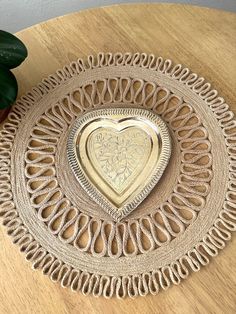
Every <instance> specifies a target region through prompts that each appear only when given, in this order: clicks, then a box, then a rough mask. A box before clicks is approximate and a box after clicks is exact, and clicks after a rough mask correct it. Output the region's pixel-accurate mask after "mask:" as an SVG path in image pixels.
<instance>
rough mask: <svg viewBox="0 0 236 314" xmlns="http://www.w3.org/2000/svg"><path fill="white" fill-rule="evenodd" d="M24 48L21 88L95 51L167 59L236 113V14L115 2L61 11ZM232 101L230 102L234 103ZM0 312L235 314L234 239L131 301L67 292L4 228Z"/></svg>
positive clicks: (24, 34) (34, 30)
mask: <svg viewBox="0 0 236 314" xmlns="http://www.w3.org/2000/svg"><path fill="white" fill-rule="evenodd" d="M17 35H18V36H19V37H20V38H21V39H22V40H23V41H24V42H25V44H26V46H27V47H28V50H29V57H28V59H27V61H26V62H25V63H24V64H23V65H22V66H21V67H20V68H19V69H17V70H16V71H15V73H16V76H17V79H18V81H19V85H20V94H22V93H24V92H26V91H27V90H29V89H30V88H31V87H32V86H33V85H35V84H37V83H38V82H39V81H40V80H41V79H42V78H43V77H44V76H47V75H48V74H50V73H53V72H55V71H56V70H57V69H58V68H60V67H62V66H63V65H65V64H67V63H69V62H70V61H72V60H75V59H77V58H78V57H84V56H86V55H88V54H96V53H97V52H99V51H111V52H116V51H122V52H125V51H131V52H136V51H140V52H147V53H151V52H152V53H154V54H156V55H161V56H163V57H165V58H171V59H173V60H174V62H175V63H182V64H184V65H186V66H189V67H190V68H191V69H192V71H196V72H197V73H199V74H201V75H202V76H204V77H205V78H206V79H207V80H209V81H210V82H212V84H213V87H214V88H216V89H217V90H218V91H219V92H220V94H221V95H222V96H223V97H224V98H225V99H226V101H228V103H229V104H230V105H231V108H232V110H234V111H235V113H236V104H235V100H236V83H235V82H236V58H235V52H236V40H235V38H236V15H235V14H233V13H228V12H224V11H218V10H212V9H207V8H198V7H194V6H188V5H172V4H143V5H141V4H140V5H116V6H111V7H105V8H100V9H94V10H86V11H82V12H80V13H75V14H70V15H67V16H63V17H59V18H56V19H53V20H50V21H48V22H45V23H41V24H39V25H36V26H33V27H30V28H28V29H26V30H23V31H21V32H19V33H18V34H17ZM233 104H234V107H233ZM0 247H1V250H0V273H1V275H0V300H1V302H0V313H3V314H5V313H8V314H13V313H14V314H19V313H24V314H34V313H37V314H41V313H45V314H51V313H56V314H62V313H70V314H73V313H80V314H83V313H91V314H93V313H96V314H98V313H142V314H145V313H148V314H151V313H164V314H168V313H188V314H189V313H201V314H203V313H223V312H224V313H227V314H230V313H235V311H236V294H235V291H236V275H235V274H236V263H235V260H236V237H235V236H234V237H233V240H232V241H231V243H229V244H228V246H227V248H226V249H225V250H224V251H223V252H221V253H220V255H219V256H218V257H217V258H214V259H213V260H212V262H211V263H210V265H209V266H207V267H205V268H203V269H201V271H200V272H198V273H195V274H192V275H191V276H190V277H189V278H188V279H187V280H185V281H184V282H182V284H181V285H180V286H173V287H172V288H170V289H169V290H168V291H165V292H164V291H162V292H161V293H160V294H159V295H157V296H155V297H153V296H147V297H145V298H141V297H139V298H137V299H136V300H131V299H126V300H122V301H120V300H116V299H115V298H114V299H111V300H106V299H103V298H99V299H96V298H94V297H85V296H83V295H82V294H80V293H79V294H75V293H72V292H71V291H70V290H69V289H63V288H61V287H60V286H59V285H58V284H54V283H52V282H51V281H50V280H49V279H48V278H47V277H44V276H43V275H42V273H40V272H33V271H32V270H31V267H30V264H28V263H26V262H25V260H24V257H23V256H22V255H21V254H20V252H19V251H18V249H17V247H15V246H13V245H12V244H11V240H10V238H9V237H8V236H7V235H6V233H5V231H4V228H1V238H0Z"/></svg>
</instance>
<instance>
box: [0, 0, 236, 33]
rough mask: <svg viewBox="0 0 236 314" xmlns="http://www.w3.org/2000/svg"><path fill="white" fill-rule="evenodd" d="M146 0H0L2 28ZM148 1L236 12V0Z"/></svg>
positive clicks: (19, 28)
mask: <svg viewBox="0 0 236 314" xmlns="http://www.w3.org/2000/svg"><path fill="white" fill-rule="evenodd" d="M144 1H145V0H143V1H142V0H141V1H139V0H126V1H125V0H124V1H122V0H116V1H113V0H0V29H4V30H6V31H9V32H17V31H19V30H21V29H23V28H26V27H28V26H31V25H33V24H36V23H39V22H41V21H46V20H48V19H50V18H53V17H56V16H59V15H64V14H67V13H70V12H75V11H79V10H82V9H86V8H92V7H99V6H104V5H110V4H115V3H122V2H126V3H127V2H129V3H132V2H136V3H137V2H144ZM147 2H175V3H189V4H194V5H201V6H208V7H213V8H218V9H224V10H228V11H234V12H236V0H170V1H168V0H162V1H152V0H147Z"/></svg>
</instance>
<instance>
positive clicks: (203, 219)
mask: <svg viewBox="0 0 236 314" xmlns="http://www.w3.org/2000/svg"><path fill="white" fill-rule="evenodd" d="M122 106H123V107H135V108H147V109H149V110H151V111H153V112H155V113H157V114H158V115H159V116H160V117H161V118H162V119H163V120H164V121H165V122H166V124H167V126H168V129H169V132H170V135H171V138H172V155H171V158H170V161H169V164H168V166H167V168H166V170H165V172H164V175H163V176H162V178H161V180H160V181H159V182H158V184H157V185H156V186H155V188H154V189H153V190H152V192H151V194H150V195H149V196H148V197H147V198H146V199H145V200H144V201H143V202H142V203H141V204H140V205H139V206H138V207H137V208H136V209H135V210H134V211H133V212H132V213H131V214H130V215H129V216H127V217H126V218H125V219H124V220H122V221H120V222H115V221H113V220H112V219H111V217H110V216H109V215H108V214H107V213H106V212H105V211H104V210H102V208H100V207H99V205H97V204H96V203H95V202H94V201H92V200H91V198H90V197H89V196H88V195H87V194H86V193H85V191H84V190H83V189H82V188H81V187H80V185H79V184H78V182H77V180H76V178H75V176H74V175H73V173H72V170H71V168H70V166H69V163H68V158H67V153H66V143H67V138H68V134H69V132H70V130H71V126H72V125H73V122H74V121H75V119H76V118H77V117H78V116H79V115H83V114H84V113H85V112H87V111H90V110H93V109H94V108H96V109H97V108H104V107H109V108H110V107H122ZM235 134H236V122H235V120H234V116H233V113H232V112H231V111H230V110H229V106H228V105H227V104H226V103H225V101H224V99H223V98H221V97H219V96H218V94H217V91H216V90H212V89H211V85H210V84H209V83H205V81H204V78H202V77H198V75H197V74H195V73H191V72H190V70H189V69H187V68H183V67H182V66H181V65H179V64H178V65H172V63H171V61H170V60H163V59H162V58H160V57H159V58H157V57H155V56H153V55H146V54H144V53H143V54H139V53H137V54H130V53H126V54H120V53H116V54H110V53H107V54H104V53H100V54H98V56H96V57H93V56H89V57H88V58H87V60H81V59H79V60H78V61H76V62H72V63H71V64H70V65H68V66H65V67H64V68H63V69H61V70H58V71H57V72H56V74H53V75H50V76H49V77H48V78H46V79H44V80H43V81H42V82H41V83H40V84H39V85H38V86H36V87H35V88H33V89H32V91H30V92H29V93H28V94H27V95H25V96H23V97H22V98H21V99H19V100H18V101H17V102H16V104H15V105H14V107H13V110H12V112H11V114H10V115H9V119H8V122H6V123H5V124H4V127H3V130H2V131H1V133H0V145H1V146H0V213H1V216H2V217H3V224H4V225H5V226H6V227H7V232H8V234H10V235H11V236H12V239H13V242H14V243H16V244H17V245H19V247H20V250H21V251H22V252H24V253H25V254H26V259H27V260H30V261H31V262H32V265H33V268H34V269H37V268H40V269H42V270H43V273H44V274H47V275H48V276H49V277H50V278H51V279H52V280H53V281H59V282H60V283H61V285H62V286H63V287H65V286H69V287H71V289H72V290H74V291H77V290H82V292H83V293H84V294H89V293H92V294H93V295H95V296H101V295H103V296H105V297H111V296H113V295H115V296H117V297H119V298H120V297H125V296H130V297H135V296H137V295H146V294H148V293H151V294H156V293H157V292H158V291H159V290H160V288H163V289H167V288H168V287H169V286H170V285H171V283H174V284H179V283H180V281H181V279H184V278H186V277H187V276H188V275H189V273H190V272H191V271H198V270H199V269H200V267H201V266H202V265H206V264H208V263H209V261H210V259H211V258H212V257H214V256H216V255H217V254H218V251H219V250H220V249H223V248H224V246H225V242H226V241H228V240H229V239H230V237H231V232H232V231H234V230H235V229H236V176H235V173H236V172H235V167H236V148H235V147H236V137H235Z"/></svg>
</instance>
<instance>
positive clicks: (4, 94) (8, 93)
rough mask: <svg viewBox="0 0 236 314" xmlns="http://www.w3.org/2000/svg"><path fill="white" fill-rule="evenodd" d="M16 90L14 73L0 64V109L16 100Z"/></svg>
mask: <svg viewBox="0 0 236 314" xmlns="http://www.w3.org/2000/svg"><path fill="white" fill-rule="evenodd" d="M17 92H18V86H17V81H16V78H15V76H14V74H13V73H12V72H11V71H10V70H9V69H7V68H5V67H4V66H2V65H0V109H4V108H7V107H9V106H11V105H12V104H13V102H14V101H15V100H16V97H17Z"/></svg>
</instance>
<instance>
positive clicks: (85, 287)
mask: <svg viewBox="0 0 236 314" xmlns="http://www.w3.org/2000/svg"><path fill="white" fill-rule="evenodd" d="M124 65H130V66H135V67H143V68H147V69H151V70H153V71H158V72H161V73H163V74H165V75H167V76H169V77H171V78H173V79H174V80H178V81H180V82H182V83H183V84H185V85H187V86H188V87H189V88H190V89H191V90H192V91H194V92H195V93H196V94H197V95H198V96H199V97H200V98H201V99H203V100H204V101H205V103H206V105H208V106H209V107H210V108H211V110H212V111H213V113H214V114H215V116H216V118H217V120H218V122H219V125H220V127H221V128H222V131H223V134H224V136H225V142H226V146H227V149H228V155H229V171H230V173H229V183H228V193H227V194H226V200H225V203H224V207H223V209H222V210H221V212H220V213H219V216H218V217H217V219H216V221H215V223H214V225H213V226H212V228H210V230H209V231H208V233H207V234H206V235H205V237H204V238H203V239H202V241H200V242H199V243H197V245H196V246H195V247H194V248H193V249H192V250H190V251H188V252H187V253H186V254H185V255H183V256H182V257H180V258H179V259H178V260H176V261H175V262H173V263H171V264H170V265H167V266H165V267H162V268H161V269H159V270H157V271H152V272H148V273H143V274H138V275H130V276H119V277H114V276H105V275H99V274H91V273H87V272H84V271H80V270H76V269H73V268H72V267H70V266H68V265H66V264H65V263H63V262H62V261H60V260H59V259H57V258H56V257H55V256H53V255H52V254H50V253H49V252H48V251H47V250H46V249H44V248H43V247H41V245H40V244H39V243H37V241H35V239H34V238H33V236H32V235H31V234H30V233H29V231H28V230H27V228H26V227H25V226H24V223H23V222H22V220H21V218H20V217H19V214H18V212H17V210H16V209H15V206H14V203H13V196H12V193H11V187H10V171H9V170H10V163H9V158H10V157H11V153H10V152H11V147H12V143H13V141H14V136H15V133H16V130H17V129H18V125H19V124H20V122H21V120H22V118H23V117H24V115H25V114H26V112H27V111H28V110H29V108H30V107H31V106H32V105H33V104H34V103H35V102H37V101H39V100H40V99H41V98H42V97H44V96H45V95H46V94H48V93H49V92H50V91H52V90H53V89H55V88H57V87H58V86H59V85H60V84H61V83H64V82H65V81H67V80H69V79H70V78H71V77H73V76H75V75H78V74H79V73H81V72H84V71H86V70H88V69H93V68H97V67H105V66H124ZM235 127H236V121H235V120H234V114H233V112H232V111H229V106H228V105H227V104H226V103H225V101H224V99H223V98H222V97H218V92H217V91H216V90H212V89H211V84H210V83H206V82H205V79H204V78H203V77H198V75H197V74H195V73H191V72H190V70H189V69H188V68H183V67H182V65H180V64H177V65H172V62H171V60H169V59H167V60H164V59H163V58H162V57H155V56H154V55H153V54H150V55H148V54H146V53H135V54H132V53H124V54H122V53H115V54H112V53H98V55H97V56H96V57H94V56H92V55H90V56H88V58H87V61H86V62H85V61H84V60H83V59H78V60H77V61H73V62H71V63H70V65H67V66H64V67H63V69H60V70H58V71H57V72H56V73H55V74H54V75H49V76H48V77H47V78H45V79H43V80H42V82H40V83H39V84H38V85H37V86H36V87H34V88H32V90H31V91H30V92H28V93H27V94H26V95H24V96H22V97H21V98H20V99H19V100H17V101H16V105H15V106H13V109H12V112H11V113H10V114H9V116H8V121H7V122H5V123H4V125H3V129H2V130H1V131H0V216H2V217H3V225H4V226H6V227H7V233H8V235H10V236H11V237H12V242H13V243H15V244H17V245H19V247H20V251H21V252H24V253H25V254H26V260H28V261H31V262H32V268H33V269H42V272H43V274H45V275H48V276H49V277H50V279H51V280H52V281H54V282H60V283H61V286H62V287H71V289H72V291H78V290H81V291H82V293H83V294H84V295H88V294H90V293H91V294H93V295H94V296H97V297H98V296H104V297H105V298H110V297H112V296H113V295H116V297H118V298H123V297H126V296H129V297H131V298H134V297H136V296H139V295H140V296H145V295H147V294H148V293H151V294H153V295H155V294H157V293H158V292H159V290H160V289H161V288H162V289H164V290H166V289H168V288H169V287H170V285H171V284H172V283H173V284H176V285H177V284H179V283H180V282H181V280H182V279H185V278H187V277H188V275H189V274H190V271H194V272H196V271H199V270H200V268H201V266H205V265H207V264H208V263H209V261H210V257H214V256H216V255H218V253H219V250H221V249H223V248H224V247H225V243H226V242H227V241H229V240H230V239H231V232H233V231H236V201H235V199H236V187H235V185H236V174H234V172H235V169H236V168H235V166H236V162H235V161H236V148H235V147H236V132H233V133H232V129H234V128H235Z"/></svg>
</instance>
